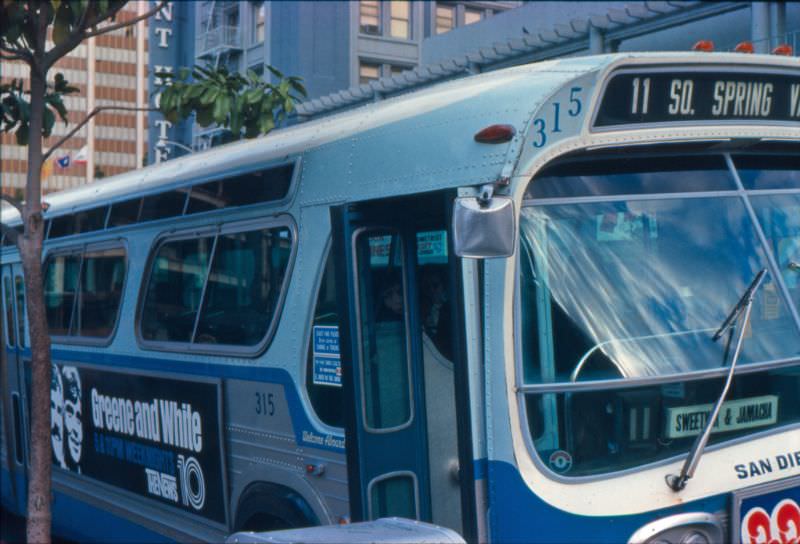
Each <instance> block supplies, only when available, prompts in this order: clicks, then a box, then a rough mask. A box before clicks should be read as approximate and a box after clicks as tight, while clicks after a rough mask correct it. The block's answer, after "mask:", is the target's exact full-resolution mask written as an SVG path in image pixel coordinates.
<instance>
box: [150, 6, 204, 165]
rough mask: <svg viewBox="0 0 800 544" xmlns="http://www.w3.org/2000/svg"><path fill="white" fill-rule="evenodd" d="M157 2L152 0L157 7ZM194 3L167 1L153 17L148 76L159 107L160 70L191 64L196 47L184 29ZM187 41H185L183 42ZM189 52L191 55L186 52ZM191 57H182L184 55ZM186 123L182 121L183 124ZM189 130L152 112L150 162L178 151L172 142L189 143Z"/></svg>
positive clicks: (152, 100)
mask: <svg viewBox="0 0 800 544" xmlns="http://www.w3.org/2000/svg"><path fill="white" fill-rule="evenodd" d="M156 3H157V2H155V1H153V2H152V5H154V6H155V4H156ZM192 9H193V3H192V2H167V3H166V5H165V6H164V8H163V9H161V11H159V12H158V13H157V14H156V15H155V16H154V17H153V18H152V19H151V20H150V25H149V28H150V31H149V62H148V64H149V75H148V89H149V93H148V95H149V97H150V106H151V107H154V108H158V105H159V101H160V99H161V90H160V88H159V86H160V85H161V84H162V83H163V82H164V81H163V78H161V77H159V76H158V74H160V73H164V72H167V73H172V72H175V71H176V70H177V69H178V67H179V66H190V65H191V60H192V57H191V55H192V53H193V48H192V47H191V41H190V39H191V36H190V35H189V34H190V33H188V32H184V31H183V30H184V28H185V27H187V26H188V24H190V23H189V22H187V19H191V15H192V14H191V10H192ZM184 42H185V43H184ZM187 52H188V55H187V54H186V53H187ZM182 56H183V57H188V58H181V57H182ZM184 124H185V123H179V125H184ZM186 132H187V131H186V130H185V128H184V127H180V126H177V127H176V126H173V124H172V123H170V122H169V121H167V120H166V119H165V118H164V116H163V115H162V114H161V113H160V112H157V111H154V112H150V115H149V122H148V142H149V150H148V161H147V162H148V164H153V163H159V162H163V161H165V160H167V159H169V158H171V157H172V156H173V155H174V154H175V148H174V146H173V145H172V144H171V142H178V143H181V144H184V145H188V142H186V141H184V140H185V139H186V138H185V137H184V136H185V134H184V133H186Z"/></svg>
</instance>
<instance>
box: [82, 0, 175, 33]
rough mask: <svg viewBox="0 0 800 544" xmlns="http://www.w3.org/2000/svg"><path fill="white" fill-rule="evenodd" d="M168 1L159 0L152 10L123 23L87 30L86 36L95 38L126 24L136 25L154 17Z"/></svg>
mask: <svg viewBox="0 0 800 544" xmlns="http://www.w3.org/2000/svg"><path fill="white" fill-rule="evenodd" d="M167 1H168V0H161V2H159V3H158V5H156V7H154V8H153V9H151V10H150V11H148V12H146V13H142V14H141V15H137V16H136V17H134V18H133V19H131V20H129V21H122V22H121V23H116V24H113V25H108V26H104V27H103V28H98V29H96V30H92V31H91V32H87V33H86V35H85V36H84V38H93V37H95V36H101V35H103V34H107V33H109V32H114V31H115V30H119V29H120V28H125V27H126V26H131V25H135V24H136V23H138V22H139V21H143V20H145V19H148V18H150V17H152V16H153V15H155V14H156V13H158V12H159V11H161V9H162V8H163V7H164V6H166V5H167Z"/></svg>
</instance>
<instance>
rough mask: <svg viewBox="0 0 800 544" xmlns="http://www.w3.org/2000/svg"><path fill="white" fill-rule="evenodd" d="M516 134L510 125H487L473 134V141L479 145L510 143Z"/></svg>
mask: <svg viewBox="0 0 800 544" xmlns="http://www.w3.org/2000/svg"><path fill="white" fill-rule="evenodd" d="M516 133H517V131H516V130H515V129H514V127H512V126H511V125H489V126H488V127H486V128H485V129H483V130H481V131H479V132H478V133H477V134H475V141H476V142H478V143H481V144H502V143H504V142H508V141H511V139H512V138H513V137H514V135H515V134H516Z"/></svg>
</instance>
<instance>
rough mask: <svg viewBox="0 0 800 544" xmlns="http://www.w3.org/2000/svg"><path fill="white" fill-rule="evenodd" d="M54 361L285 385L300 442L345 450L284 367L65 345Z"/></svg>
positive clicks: (25, 354) (56, 351) (54, 353)
mask: <svg viewBox="0 0 800 544" xmlns="http://www.w3.org/2000/svg"><path fill="white" fill-rule="evenodd" d="M22 356H23V357H28V358H29V357H30V356H31V353H30V350H29V349H26V350H24V351H23V352H22ZM52 359H53V361H70V362H76V363H87V364H93V365H98V366H104V367H108V368H113V369H115V370H125V369H134V370H146V371H151V372H166V373H172V374H178V375H180V376H183V377H185V379H187V380H191V379H192V377H198V376H199V377H209V378H220V379H241V380H250V381H259V382H267V383H275V384H280V385H283V389H284V393H285V396H286V402H287V404H288V405H289V414H290V416H291V418H292V428H293V430H294V434H295V440H296V441H297V444H298V445H303V446H304V447H310V448H315V449H318V450H326V451H333V452H338V453H344V449H343V448H337V447H335V446H329V445H327V444H328V441H326V440H324V438H325V435H326V434H325V433H322V432H320V431H318V430H316V428H315V427H314V425H313V423H312V422H311V420H310V418H309V417H308V413H307V412H306V408H305V405H304V403H303V400H302V399H301V398H300V395H299V393H298V392H297V387H296V385H295V382H294V380H292V377H291V376H290V375H289V373H288V372H287V371H286V370H284V369H282V368H272V367H264V366H236V365H230V364H222V365H221V364H213V363H207V362H196V361H183V360H175V359H162V358H157V357H139V356H135V355H119V354H114V353H108V352H98V351H72V350H64V349H53V350H52ZM303 431H306V432H307V433H312V434H313V435H315V436H316V437H319V436H320V435H322V438H323V440H322V441H321V442H322V443H321V444H320V443H314V442H307V441H304V440H303ZM331 436H333V437H334V438H336V439H338V441H339V442H341V443H343V442H344V435H343V434H331Z"/></svg>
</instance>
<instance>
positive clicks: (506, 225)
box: [453, 196, 517, 259]
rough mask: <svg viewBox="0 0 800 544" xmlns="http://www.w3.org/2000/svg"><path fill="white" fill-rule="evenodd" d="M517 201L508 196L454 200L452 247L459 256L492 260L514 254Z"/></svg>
mask: <svg viewBox="0 0 800 544" xmlns="http://www.w3.org/2000/svg"><path fill="white" fill-rule="evenodd" d="M516 226H517V225H516V214H515V213H514V201H513V200H512V199H511V197H507V196H493V197H491V198H490V199H488V200H481V199H480V198H478V197H459V198H456V199H455V202H454V203H453V246H454V248H455V253H456V255H457V256H459V257H470V258H473V259H490V258H495V257H511V256H512V255H514V249H515V245H516V243H515V240H516V238H517V236H516V232H517V228H516Z"/></svg>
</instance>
